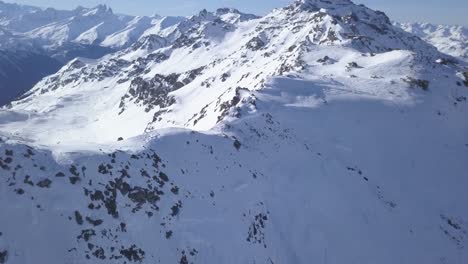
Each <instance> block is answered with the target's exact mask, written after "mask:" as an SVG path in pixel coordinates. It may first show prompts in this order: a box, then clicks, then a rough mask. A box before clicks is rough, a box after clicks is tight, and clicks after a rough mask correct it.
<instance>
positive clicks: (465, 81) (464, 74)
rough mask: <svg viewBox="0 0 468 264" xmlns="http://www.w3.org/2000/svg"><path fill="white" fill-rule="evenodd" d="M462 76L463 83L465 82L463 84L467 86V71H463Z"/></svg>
mask: <svg viewBox="0 0 468 264" xmlns="http://www.w3.org/2000/svg"><path fill="white" fill-rule="evenodd" d="M463 77H464V78H465V80H464V81H463V84H465V86H466V87H468V71H464V72H463Z"/></svg>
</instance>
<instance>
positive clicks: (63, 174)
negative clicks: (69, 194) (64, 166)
mask: <svg viewBox="0 0 468 264" xmlns="http://www.w3.org/2000/svg"><path fill="white" fill-rule="evenodd" d="M55 177H58V178H62V177H65V173H63V172H58V173H57V174H55Z"/></svg>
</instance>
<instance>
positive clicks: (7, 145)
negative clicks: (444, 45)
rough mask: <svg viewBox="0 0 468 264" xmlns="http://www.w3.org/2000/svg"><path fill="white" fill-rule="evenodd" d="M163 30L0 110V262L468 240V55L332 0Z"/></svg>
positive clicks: (194, 258) (446, 249) (341, 257)
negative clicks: (464, 58)
mask: <svg viewBox="0 0 468 264" xmlns="http://www.w3.org/2000/svg"><path fill="white" fill-rule="evenodd" d="M172 32H174V34H172V36H174V38H173V39H170V38H162V37H161V36H156V35H148V36H147V37H146V38H144V39H142V40H141V41H139V42H138V43H136V44H135V45H134V46H132V47H130V48H129V49H127V50H124V51H122V52H119V53H117V54H115V55H111V56H108V57H106V58H103V59H101V60H94V61H90V60H84V59H78V60H75V61H73V62H70V63H69V64H68V65H67V66H65V67H64V68H63V69H62V70H61V71H60V72H59V73H57V74H56V75H53V76H50V77H48V78H47V79H45V80H43V81H42V82H41V83H39V84H38V85H37V86H36V87H35V88H34V89H33V90H32V91H31V92H30V93H29V94H28V95H27V96H26V97H25V98H24V99H22V100H20V101H17V102H14V103H13V104H12V106H11V108H10V109H3V110H2V112H0V123H1V124H0V131H1V132H0V135H2V143H1V147H0V148H1V149H0V176H1V181H0V189H1V190H0V191H1V192H0V193H1V194H0V203H1V208H2V216H1V217H0V232H1V236H0V262H4V263H8V264H10V263H29V262H31V261H35V262H41V263H125V262H127V263H129V262H141V263H182V264H185V263H384V264H385V263H389V264H393V263H408V264H412V263H434V264H435V263H456V264H458V263H465V262H466V261H467V260H468V251H467V249H466V246H467V239H468V235H467V232H468V213H467V211H466V208H465V207H466V205H465V201H466V200H467V198H468V194H467V193H466V186H467V184H468V178H467V177H466V171H468V163H467V162H466V157H467V155H468V120H467V119H466V114H467V112H468V104H467V102H466V97H467V96H468V88H467V86H468V80H467V78H468V73H466V72H465V71H466V70H465V69H466V68H464V67H466V65H464V64H456V63H455V62H453V61H452V58H451V57H448V56H447V55H444V54H441V53H439V52H438V51H437V50H436V49H435V48H433V47H432V46H429V45H427V44H426V43H424V42H423V41H422V40H420V39H419V38H416V37H414V36H413V35H410V34H408V33H406V32H404V31H402V30H400V29H398V28H396V27H393V26H392V25H391V23H390V20H389V19H388V18H387V17H386V16H385V15H384V14H382V13H380V12H374V11H372V10H370V9H367V8H365V7H363V6H356V5H354V4H352V3H351V2H349V1H344V0H341V1H333V2H321V1H318V0H317V1H312V0H309V1H305V0H303V1H296V2H295V3H293V4H292V5H290V6H288V7H286V8H284V9H277V10H274V11H272V12H271V13H270V14H268V15H266V16H265V17H263V18H259V19H253V20H252V19H250V20H247V21H243V22H242V21H240V20H234V21H233V20H231V19H226V20H223V19H221V18H220V14H219V13H216V12H215V13H210V12H204V11H203V12H201V13H200V14H199V15H197V16H194V17H192V18H191V19H190V22H187V23H181V24H179V25H178V26H177V27H175V28H173V29H172ZM460 63H461V62H460ZM44 238H47V243H44V242H43V241H44Z"/></svg>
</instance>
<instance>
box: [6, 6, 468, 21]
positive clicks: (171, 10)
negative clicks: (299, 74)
mask: <svg viewBox="0 0 468 264" xmlns="http://www.w3.org/2000/svg"><path fill="white" fill-rule="evenodd" d="M292 1H293V0H256V1H253V0H72V1H70V0H6V2H16V3H23V4H30V5H36V6H42V7H55V8H59V9H73V8H74V7H76V6H78V5H82V6H87V7H89V6H95V5H97V4H100V3H102V4H107V5H109V6H111V7H112V8H113V9H114V11H116V12H118V13H126V14H134V15H152V14H160V15H184V16H186V15H191V14H194V13H196V12H198V11H199V10H201V9H203V8H206V9H209V10H214V9H216V8H218V7H235V8H238V9H240V10H241V11H244V12H250V13H255V14H260V15H261V14H265V13H267V12H268V11H269V10H271V9H273V8H275V7H282V6H286V5H287V4H289V3H291V2H292ZM354 2H355V3H358V4H365V5H367V6H369V7H371V8H373V9H378V10H381V11H384V12H386V13H387V14H388V15H389V16H390V18H391V19H392V20H397V21H408V22H414V21H421V22H431V23H438V24H459V25H465V26H468V15H467V14H468V1H467V0H355V1H354Z"/></svg>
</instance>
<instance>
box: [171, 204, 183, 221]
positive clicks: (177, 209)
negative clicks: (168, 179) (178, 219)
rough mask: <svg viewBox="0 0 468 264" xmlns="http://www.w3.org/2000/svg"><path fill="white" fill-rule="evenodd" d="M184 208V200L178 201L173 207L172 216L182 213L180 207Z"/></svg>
mask: <svg viewBox="0 0 468 264" xmlns="http://www.w3.org/2000/svg"><path fill="white" fill-rule="evenodd" d="M181 208H182V202H181V201H179V202H177V203H176V204H175V205H174V206H172V207H171V216H172V217H175V216H177V215H178V214H179V213H180V209H181Z"/></svg>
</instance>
